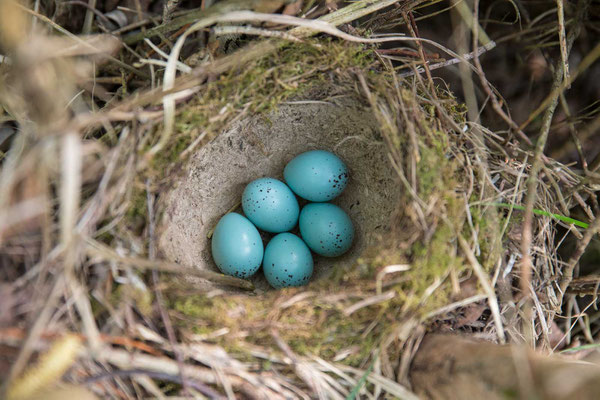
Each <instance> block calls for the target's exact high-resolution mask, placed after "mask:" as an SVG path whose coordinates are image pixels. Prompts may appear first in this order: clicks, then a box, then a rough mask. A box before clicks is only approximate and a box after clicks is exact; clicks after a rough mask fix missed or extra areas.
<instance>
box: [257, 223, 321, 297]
mask: <svg viewBox="0 0 600 400" xmlns="http://www.w3.org/2000/svg"><path fill="white" fill-rule="evenodd" d="M263 271H264V273H265V277H266V278H267V281H268V282H269V283H270V284H271V286H273V287H274V288H276V289H279V288H283V287H288V286H303V285H306V284H307V283H308V281H309V280H310V277H311V275H312V272H313V259H312V255H311V254H310V250H309V249H308V247H306V244H305V243H304V242H303V241H302V239H300V238H299V237H298V236H296V235H294V234H291V233H287V232H286V233H280V234H279V235H277V236H275V237H274V238H273V239H271V241H270V242H269V243H268V244H267V247H266V248H265V258H264V260H263Z"/></svg>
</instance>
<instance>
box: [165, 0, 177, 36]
mask: <svg viewBox="0 0 600 400" xmlns="http://www.w3.org/2000/svg"><path fill="white" fill-rule="evenodd" d="M178 5H179V0H167V1H166V2H165V6H164V7H163V15H162V17H163V19H162V20H163V25H164V24H168V23H169V22H171V20H172V18H173V13H174V12H175V10H176V9H177V6H178ZM177 28H178V27H175V28H174V29H173V30H175V29H177Z"/></svg>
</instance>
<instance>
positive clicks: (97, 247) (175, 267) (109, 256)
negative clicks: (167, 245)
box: [86, 238, 254, 290]
mask: <svg viewBox="0 0 600 400" xmlns="http://www.w3.org/2000/svg"><path fill="white" fill-rule="evenodd" d="M86 243H87V244H88V251H89V252H91V253H92V254H94V255H96V256H100V257H102V258H104V259H106V260H113V261H117V262H119V263H122V264H126V265H131V266H132V267H134V268H138V269H142V270H147V269H150V270H152V269H156V270H158V271H165V272H173V273H177V274H183V275H191V276H197V277H198V278H202V279H206V280H209V281H212V282H215V283H219V284H222V285H228V286H233V287H238V288H241V289H246V290H254V285H253V284H252V282H250V281H246V280H244V279H239V278H236V277H233V276H227V275H223V274H219V273H217V272H213V271H207V270H202V269H199V268H191V267H186V266H184V265H180V264H176V263H172V262H167V261H160V260H155V261H153V260H146V259H142V258H136V257H124V256H121V255H119V254H118V253H117V252H116V251H114V250H113V249H111V248H110V247H108V246H106V245H103V244H102V243H99V242H97V241H95V240H93V239H91V238H88V239H86Z"/></svg>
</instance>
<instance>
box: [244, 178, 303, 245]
mask: <svg viewBox="0 0 600 400" xmlns="http://www.w3.org/2000/svg"><path fill="white" fill-rule="evenodd" d="M242 208H243V209H244V214H246V216H247V217H248V219H249V220H250V221H252V223H253V224H254V225H256V226H257V227H258V228H259V229H262V230H263V231H266V232H271V233H279V232H286V231H289V230H290V229H292V228H294V227H295V226H296V224H297V223H298V214H299V213H300V207H299V206H298V200H296V196H294V193H293V192H292V191H291V190H290V188H289V187H288V186H287V185H286V184H285V183H283V182H281V181H278V180H277V179H274V178H260V179H256V180H254V181H252V182H250V183H249V184H248V186H246V189H244V193H243V194H242Z"/></svg>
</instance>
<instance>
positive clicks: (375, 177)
mask: <svg viewBox="0 0 600 400" xmlns="http://www.w3.org/2000/svg"><path fill="white" fill-rule="evenodd" d="M313 149H325V150H329V151H332V152H334V153H335V154H337V155H339V156H340V157H341V158H342V159H343V160H344V162H345V163H346V164H347V166H348V168H349V172H350V181H349V183H348V186H347V188H346V190H345V191H344V192H343V193H342V195H341V196H339V197H338V198H336V199H335V200H334V201H333V203H335V204H337V205H339V206H340V207H342V208H343V209H344V210H346V212H348V214H349V215H350V217H351V219H352V221H353V223H354V226H355V229H356V237H355V240H354V244H353V246H352V248H351V250H350V251H349V252H348V253H346V254H345V255H343V256H341V257H336V258H326V257H321V256H318V255H316V256H315V272H314V274H313V278H312V280H315V279H319V278H321V277H323V276H325V275H326V274H327V273H328V271H330V270H331V267H332V266H335V265H347V266H351V265H352V264H353V262H354V261H355V260H356V259H357V257H359V255H360V254H361V252H363V251H364V250H365V248H367V247H368V246H369V245H370V244H372V243H373V239H374V238H375V237H377V236H378V235H380V234H381V233H382V232H383V231H384V230H385V229H386V228H388V227H389V223H390V215H391V214H392V213H393V211H394V208H395V206H396V204H397V203H398V201H399V197H400V186H399V185H398V182H397V179H395V178H394V174H393V173H392V170H391V166H390V162H389V159H388V155H387V151H386V147H385V143H384V142H383V139H382V137H381V134H380V133H379V131H378V123H377V121H376V120H375V118H374V116H373V113H372V112H370V110H369V108H368V107H366V106H365V105H364V104H362V103H361V102H360V100H359V99H357V98H356V97H354V96H345V97H343V98H337V99H335V102H331V101H292V102H287V103H285V104H281V105H280V106H279V107H278V108H277V110H275V111H273V112H271V113H270V114H269V115H267V116H252V117H248V118H246V119H243V120H241V121H239V122H238V123H236V124H235V126H233V127H232V128H231V129H229V130H227V131H225V132H223V133H221V134H220V135H218V136H217V137H216V138H215V139H214V140H212V141H211V142H209V143H208V144H207V145H205V146H203V147H202V148H201V149H200V150H199V151H198V152H197V153H196V154H195V155H194V156H193V157H192V158H191V159H190V161H189V162H188V165H187V167H186V173H185V175H184V176H183V177H182V178H181V181H180V182H178V184H177V186H176V187H175V188H174V189H173V190H172V191H171V192H170V193H168V194H167V195H166V196H164V204H165V213H164V218H163V225H162V227H163V233H162V235H161V239H160V242H159V244H160V248H161V250H162V251H163V252H164V255H165V256H166V257H167V258H168V259H170V260H172V261H174V262H178V263H182V264H185V265H191V266H195V267H197V268H201V269H210V270H215V271H218V269H217V267H216V266H215V264H214V262H213V261H212V258H211V254H210V239H209V236H210V233H211V232H212V229H213V228H214V226H215V225H216V223H217V221H218V220H219V219H220V218H221V217H222V216H223V215H224V214H225V213H227V212H228V211H230V210H232V209H236V211H238V212H241V207H239V201H240V198H241V195H242V192H243V190H244V187H245V186H246V185H247V184H248V183H249V182H250V181H252V180H254V179H257V178H260V177H275V178H278V179H282V172H283V168H284V166H285V165H286V164H287V162H289V161H290V160H291V159H292V158H293V157H294V156H296V155H297V154H299V153H302V152H304V151H307V150H313ZM301 204H302V203H301ZM294 232H295V233H297V230H296V231H294ZM263 239H265V240H268V237H267V236H266V235H263ZM191 279H195V280H197V283H198V284H201V285H206V286H207V287H210V286H212V285H211V284H210V283H209V282H207V281H202V280H200V279H199V278H191ZM252 280H253V282H254V284H255V286H256V287H257V288H259V289H267V288H268V287H269V286H268V284H267V283H266V280H265V279H264V277H263V276H262V274H261V273H257V274H256V275H255V276H254V277H253V278H252Z"/></svg>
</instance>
